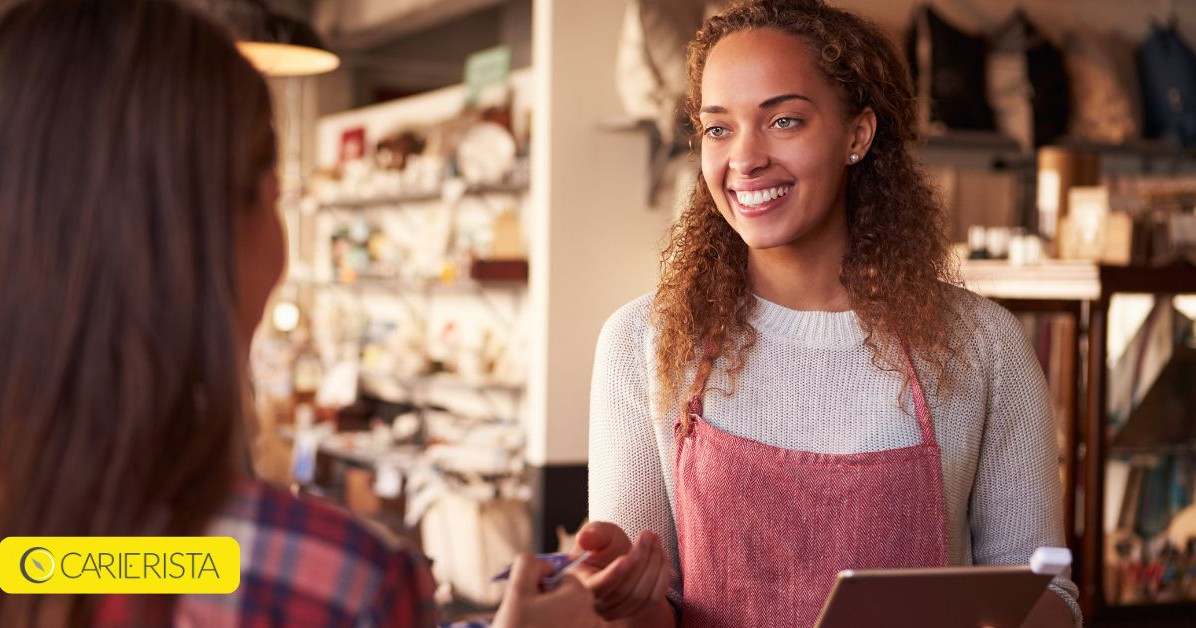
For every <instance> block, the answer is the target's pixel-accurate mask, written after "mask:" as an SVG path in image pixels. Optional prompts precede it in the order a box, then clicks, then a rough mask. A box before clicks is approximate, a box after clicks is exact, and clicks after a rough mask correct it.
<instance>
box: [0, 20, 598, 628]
mask: <svg viewBox="0 0 1196 628" xmlns="http://www.w3.org/2000/svg"><path fill="white" fill-rule="evenodd" d="M277 198H278V181H277V178H276V175H275V141H274V133H273V128H272V122H271V103H270V96H269V92H268V89H267V86H266V83H265V81H264V80H263V78H262V76H261V75H260V74H258V73H257V72H256V71H255V70H254V69H253V68H252V67H251V66H250V65H249V63H248V62H247V61H246V60H245V59H244V58H243V57H241V56H240V54H239V53H238V52H237V49H236V47H235V46H234V44H233V42H232V41H231V39H230V38H229V37H228V36H227V35H226V34H225V32H224V31H223V30H222V29H221V28H219V27H218V26H216V25H214V24H213V23H212V22H210V21H208V20H207V19H205V18H203V17H201V16H200V15H197V14H196V13H194V12H193V11H192V10H189V9H187V8H185V7H183V6H181V5H179V4H177V3H175V2H172V1H170V0H119V1H115V0H36V1H29V2H26V3H24V4H21V5H19V6H17V7H16V8H13V9H11V10H9V11H7V12H5V13H4V15H3V16H2V17H0V537H7V536H34V535H36V536H130V535H169V536H183V535H203V534H209V535H225V536H232V537H234V538H236V539H237V540H238V541H239V543H240V548H241V556H242V565H243V573H242V574H241V584H240V588H239V590H238V591H237V592H236V593H234V594H232V595H228V596H199V595H194V596H180V597H166V596H127V597H122V596H78V595H76V596H37V595H3V596H0V625H3V626H25V625H38V626H44V625H62V624H71V625H80V624H114V625H129V624H134V625H147V624H148V625H160V624H164V623H183V624H189V625H233V624H253V625H397V626H427V625H431V624H433V623H434V621H435V607H434V604H433V600H432V589H433V585H432V581H431V577H430V575H429V574H428V571H427V569H426V565H425V564H424V563H423V561H422V560H421V559H419V558H418V557H417V556H415V555H413V554H411V553H409V552H407V551H406V550H404V549H402V548H400V547H396V546H394V545H392V544H390V543H388V542H387V541H385V540H384V539H382V538H380V537H378V536H375V535H374V534H373V533H371V532H370V531H369V530H367V528H366V527H365V526H363V525H362V524H361V523H359V522H357V521H355V520H354V519H352V518H351V517H350V516H348V515H347V514H345V513H343V512H341V511H339V510H337V509H334V508H332V507H330V506H327V505H323V504H320V503H317V502H313V501H305V500H299V499H297V498H295V497H292V496H291V495H290V494H289V493H287V492H286V491H283V490H281V489H277V488H272V487H269V486H267V485H265V484H262V483H260V482H257V481H255V480H253V479H251V478H250V477H249V473H250V472H249V469H248V468H247V465H246V463H245V458H246V456H245V452H246V451H247V448H246V443H245V434H244V432H245V429H244V428H245V426H246V421H248V420H249V417H248V416H247V410H246V408H245V406H244V405H243V401H244V400H243V396H242V391H243V389H244V386H243V383H244V381H245V377H246V360H247V355H248V345H249V340H250V337H251V335H252V334H253V331H254V328H255V327H256V326H257V323H258V321H259V320H260V318H261V315H262V310H263V308H264V306H265V303H266V300H267V297H268V295H269V293H270V291H271V289H272V288H273V286H274V284H275V282H276V281H277V280H278V277H279V275H280V273H281V270H282V267H283V257H284V246H283V233H282V229H281V226H280V223H279V219H278V215H277V213H276V211H275V203H276V201H277ZM542 567H546V565H542V564H538V563H535V562H534V561H532V560H530V558H528V557H523V558H521V559H520V561H519V562H518V564H517V565H516V569H515V580H516V584H515V586H513V587H512V588H511V591H510V593H509V594H508V596H507V598H506V600H505V601H504V604H503V608H502V609H501V610H500V613H499V618H498V625H503V626H515V625H550V624H556V625H559V619H557V617H559V616H560V614H561V613H562V612H569V613H572V614H573V616H575V617H577V618H579V621H582V620H585V619H586V618H587V614H588V616H589V617H590V618H593V605H592V598H591V597H590V594H589V593H588V592H587V591H586V590H585V589H584V588H583V587H581V585H580V583H578V582H577V581H576V579H573V578H571V577H567V578H566V579H565V582H564V584H563V585H562V586H561V587H560V588H559V589H557V590H555V591H553V592H551V593H547V594H541V593H539V591H538V588H537V582H538V580H539V576H540V575H541V568H542ZM554 616H555V617H554ZM546 618H547V619H546Z"/></svg>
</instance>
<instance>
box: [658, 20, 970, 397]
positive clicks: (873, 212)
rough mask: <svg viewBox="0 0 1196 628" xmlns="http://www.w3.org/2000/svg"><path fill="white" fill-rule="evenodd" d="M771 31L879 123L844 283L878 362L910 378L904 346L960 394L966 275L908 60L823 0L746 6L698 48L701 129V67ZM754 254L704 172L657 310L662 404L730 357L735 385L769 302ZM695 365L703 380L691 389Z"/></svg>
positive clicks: (691, 104)
mask: <svg viewBox="0 0 1196 628" xmlns="http://www.w3.org/2000/svg"><path fill="white" fill-rule="evenodd" d="M763 28H771V29H777V30H780V31H783V32H786V33H789V34H791V35H793V36H795V37H798V38H800V39H802V40H804V41H806V42H808V43H809V44H810V45H811V46H812V48H813V50H814V51H815V53H816V56H817V59H818V65H819V67H820V69H821V70H822V72H823V73H824V75H825V77H826V78H827V79H828V80H829V81H830V82H831V84H833V85H837V86H839V87H840V93H841V94H842V97H843V102H844V104H845V107H844V109H845V114H846V115H848V116H854V115H856V114H858V113H860V112H861V111H863V110H864V108H866V107H871V108H872V110H873V111H874V112H875V114H876V131H875V135H874V137H873V139H872V146H871V148H870V150H869V151H868V153H867V155H865V156H864V158H863V159H862V160H861V161H860V162H859V163H857V164H855V165H853V166H851V167H850V168H848V171H847V194H846V202H847V223H848V233H849V243H848V250H847V253H846V255H845V257H844V258H843V266H842V270H841V272H840V280H841V282H842V284H843V286H844V287H845V288H846V290H847V293H848V296H849V298H850V300H851V304H852V307H853V309H854V310H855V313H856V315H857V317H858V318H859V321H860V324H861V326H862V328H863V331H864V334H865V340H864V344H865V346H867V347H868V348H869V349H870V350H871V351H872V356H873V357H872V361H873V363H874V364H875V365H876V366H877V367H878V368H882V369H886V370H896V369H904V366H905V363H904V356H903V352H902V347H903V346H905V347H908V348H909V351H910V352H911V354H916V355H918V356H919V358H921V359H922V360H924V361H925V362H926V363H928V364H929V365H930V371H931V372H930V373H928V374H929V375H931V376H932V379H933V381H936V382H937V384H938V386H937V387H936V391H937V392H939V393H942V392H944V391H945V390H947V389H949V388H950V386H951V383H950V381H949V372H948V370H947V360H948V358H949V356H951V355H954V354H955V349H954V348H953V347H952V345H951V338H950V334H947V333H945V330H947V329H949V328H950V323H951V319H952V318H953V317H954V314H953V310H952V308H950V307H949V303H948V290H950V287H949V284H951V283H957V281H956V280H955V273H956V269H955V265H954V263H953V262H952V257H951V255H950V248H949V244H948V241H947V238H946V236H945V234H944V232H943V228H942V226H943V225H942V222H943V218H942V210H941V208H940V206H939V203H938V201H937V199H936V197H935V194H934V192H933V191H932V189H931V187H930V186H929V185H928V183H927V181H926V179H925V176H924V175H923V173H922V171H921V170H920V169H919V167H918V165H917V164H916V163H915V161H914V159H913V157H912V156H911V154H910V151H909V146H910V144H911V143H912V142H913V141H914V140H915V139H917V130H916V113H915V112H916V106H915V94H914V92H913V87H912V83H911V80H910V76H909V72H908V70H907V68H906V66H905V63H904V61H903V60H902V58H901V56H900V55H899V54H898V53H897V51H896V49H895V48H894V46H893V44H892V42H890V40H889V39H888V38H887V36H886V35H885V34H884V33H883V32H882V31H881V30H880V29H879V28H877V27H876V26H875V25H874V24H872V23H871V22H869V21H867V20H865V19H863V18H861V17H859V16H857V15H855V14H853V13H850V12H847V11H843V10H840V9H836V8H833V7H830V6H827V5H826V4H825V3H824V2H822V1H821V0H758V1H756V2H751V3H748V4H743V5H739V6H736V7H734V8H732V9H730V10H728V11H726V12H724V13H722V14H720V15H716V16H714V17H712V18H710V19H709V20H707V21H706V23H705V24H704V25H703V27H702V29H701V30H700V31H698V34H697V35H696V36H695V38H694V40H693V41H692V42H690V45H689V51H688V68H687V71H688V91H687V94H686V101H685V111H686V113H687V114H688V115H689V118H690V120H691V121H692V122H693V126H694V128H695V129H700V128H701V125H700V124H699V123H698V112H699V109H700V107H701V84H702V72H703V70H704V68H705V66H706V60H707V57H708V56H709V54H710V51H711V50H712V49H713V48H714V46H715V44H717V43H718V42H719V41H720V40H721V39H722V38H723V37H726V36H727V35H729V34H731V33H735V32H738V31H745V30H752V29H763ZM747 256H748V250H747V245H746V244H745V243H744V241H743V240H742V239H741V238H740V237H739V235H738V234H737V233H736V232H735V231H734V230H733V229H732V228H731V226H730V225H729V224H727V221H726V220H725V219H723V217H722V216H721V215H720V214H719V212H718V209H717V208H716V207H715V204H714V200H713V198H712V197H711V194H710V190H709V188H708V187H707V186H706V184H705V182H704V181H703V179H702V176H701V173H698V175H697V184H696V185H695V187H694V192H693V193H692V195H691V196H690V198H689V200H688V202H687V204H686V206H685V208H684V210H683V212H682V213H681V215H680V217H679V218H678V219H677V221H676V222H675V223H674V224H673V227H672V231H671V234H670V238H669V244H668V245H667V246H666V247H665V249H664V251H663V253H662V258H661V278H660V284H659V286H658V288H657V291H656V295H655V299H654V301H653V305H652V322H653V326H654V327H655V329H656V334H657V338H656V340H657V342H656V362H657V377H658V380H659V382H660V387H659V391H660V397H659V399H658V400H657V401H658V402H661V403H664V404H671V403H677V402H680V401H682V393H683V392H684V394H685V396H686V397H692V396H694V395H700V394H701V393H702V392H703V391H702V382H703V381H704V380H705V376H706V375H707V374H708V373H709V372H710V370H711V368H712V367H713V364H714V362H715V360H716V359H717V358H719V357H724V356H725V359H726V369H727V372H728V374H729V375H730V377H731V382H732V386H733V385H734V381H735V377H736V375H737V374H738V373H739V372H740V371H741V370H742V369H743V366H744V363H745V360H746V357H747V355H748V353H749V352H750V350H751V348H752V347H753V346H754V344H755V342H756V332H755V330H754V329H753V328H752V327H751V325H750V324H749V323H748V320H749V318H750V316H751V314H752V312H753V309H754V308H755V305H756V301H755V298H754V297H753V294H752V285H751V280H750V278H749V276H748V270H747ZM690 368H696V371H697V374H698V377H697V378H695V380H694V382H693V384H692V385H691V386H690V387H689V390H687V391H683V390H682V388H683V387H684V380H685V378H686V373H687V372H688V369H690ZM923 380H924V381H925V380H926V378H925V377H923ZM666 407H667V406H666Z"/></svg>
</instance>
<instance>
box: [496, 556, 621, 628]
mask: <svg viewBox="0 0 1196 628" xmlns="http://www.w3.org/2000/svg"><path fill="white" fill-rule="evenodd" d="M550 573H552V565H549V564H548V563H545V562H542V561H538V560H536V559H535V557H533V556H529V555H527V554H524V555H521V556H519V557H518V558H516V559H515V565H514V566H513V567H512V568H511V580H510V583H509V584H508V585H507V592H506V594H504V595H503V598H502V604H501V605H500V606H499V607H498V614H497V615H495V616H494V623H493V624H491V625H492V627H493V628H540V627H544V628H549V627H559V626H573V627H576V628H590V627H592V626H594V627H596V626H601V625H602V618H601V617H599V616H598V613H597V612H595V610H594V595H593V594H592V593H590V590H589V589H587V588H586V587H585V586H584V585H583V584H582V583H581V581H580V580H578V579H577V576H574V575H572V574H570V573H566V574H565V575H564V576H563V577H562V578H561V581H560V583H559V584H558V585H557V586H556V588H554V589H552V590H551V591H541V590H540V579H541V578H543V577H544V576H547V575H548V574H550Z"/></svg>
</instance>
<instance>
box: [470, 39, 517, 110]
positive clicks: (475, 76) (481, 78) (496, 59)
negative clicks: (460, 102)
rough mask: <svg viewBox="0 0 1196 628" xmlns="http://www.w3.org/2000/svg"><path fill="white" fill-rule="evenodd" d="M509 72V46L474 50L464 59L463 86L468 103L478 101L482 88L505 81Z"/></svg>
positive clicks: (472, 103)
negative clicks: (466, 93)
mask: <svg viewBox="0 0 1196 628" xmlns="http://www.w3.org/2000/svg"><path fill="white" fill-rule="evenodd" d="M510 73H511V48H510V47H508V46H495V47H494V48H487V49H485V50H479V51H478V52H475V53H473V54H471V55H469V57H468V58H467V59H465V87H466V89H467V90H468V94H469V95H468V96H467V100H468V102H469V104H470V105H475V104H477V102H478V95H479V94H481V93H482V90H483V89H485V88H487V87H489V86H491V85H495V84H498V83H505V82H506V80H507V75H509V74H510Z"/></svg>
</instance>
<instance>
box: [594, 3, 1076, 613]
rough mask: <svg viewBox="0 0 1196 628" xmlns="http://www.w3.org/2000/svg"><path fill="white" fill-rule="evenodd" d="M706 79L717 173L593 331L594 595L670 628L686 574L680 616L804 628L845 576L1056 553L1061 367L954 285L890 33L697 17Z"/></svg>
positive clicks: (692, 98)
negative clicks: (1055, 399)
mask: <svg viewBox="0 0 1196 628" xmlns="http://www.w3.org/2000/svg"><path fill="white" fill-rule="evenodd" d="M688 71H689V91H688V97H687V101H686V111H687V112H688V114H689V117H690V120H691V121H692V122H693V124H694V126H695V128H696V129H697V130H698V136H697V137H696V138H695V140H696V143H697V144H698V145H699V146H700V153H701V172H700V173H699V176H698V178H697V181H696V187H695V190H694V192H693V194H692V196H691V197H690V199H689V202H688V203H687V205H686V206H685V208H684V211H683V213H682V214H681V216H680V217H679V219H678V220H677V221H676V223H675V225H674V226H673V230H672V234H671V238H670V241H669V244H668V246H667V248H666V249H665V251H664V255H663V260H662V264H661V278H660V283H659V285H658V288H657V290H656V293H655V294H654V295H646V296H644V297H642V298H640V299H637V300H635V301H633V302H632V303H630V304H628V305H626V306H625V307H623V308H622V309H620V310H619V311H618V312H616V313H615V314H614V315H613V316H612V317H611V318H610V320H608V321H607V323H606V326H605V327H604V329H603V330H602V334H601V337H600V339H599V341H598V350H597V356H596V363H595V367H594V381H593V392H592V397H591V427H590V430H591V432H590V463H589V464H590V517H591V518H592V519H595V520H599V521H596V522H595V523H591V524H590V525H589V526H587V527H586V528H583V530H582V531H581V533H580V534H579V536H578V544H579V546H580V547H581V548H582V549H590V550H592V551H594V552H595V554H594V556H592V557H591V558H590V560H589V564H588V567H587V570H588V574H587V576H586V580H587V582H588V584H589V586H591V587H592V588H593V590H594V592H595V595H596V597H597V600H598V607H599V610H600V612H602V613H603V615H604V616H605V617H606V618H607V619H628V620H630V621H631V622H632V623H633V624H636V625H661V624H666V625H667V624H671V623H672V622H673V621H674V618H673V616H672V615H673V611H672V610H671V609H670V607H669V606H668V605H667V604H665V587H664V586H662V584H661V583H662V580H667V579H668V575H669V573H670V572H672V573H673V575H674V576H675V577H674V579H673V581H672V583H671V588H672V591H673V592H672V595H671V599H673V600H674V602H675V603H676V608H677V609H678V612H679V617H680V620H681V623H683V624H684V625H687V626H726V625H769V626H807V625H810V624H812V623H813V622H814V621H815V619H816V618H817V616H818V613H819V610H820V608H821V606H822V603H823V601H824V599H825V597H826V595H827V593H828V592H829V590H830V587H831V584H832V582H833V580H834V577H835V574H836V573H837V572H838V571H840V570H842V569H849V568H853V569H862V568H878V567H926V566H938V565H949V564H950V565H967V564H1010V563H1023V564H1024V563H1026V562H1028V560H1029V558H1030V555H1031V553H1032V552H1033V551H1034V550H1035V549H1036V548H1037V547H1039V546H1057V545H1061V544H1062V543H1063V525H1062V513H1061V511H1062V505H1063V499H1062V497H1061V495H1060V492H1061V491H1060V487H1059V478H1058V475H1057V468H1058V467H1057V452H1056V443H1055V434H1054V422H1053V419H1052V416H1051V405H1050V401H1049V397H1048V393H1047V388H1046V383H1045V381H1044V377H1043V374H1042V370H1041V368H1040V366H1039V365H1038V363H1037V361H1036V358H1035V356H1034V353H1033V351H1032V350H1031V348H1030V347H1029V345H1028V343H1027V342H1026V340H1025V338H1024V336H1023V334H1022V332H1021V328H1020V326H1019V324H1018V322H1017V320H1016V319H1015V318H1014V317H1013V316H1012V315H1010V314H1009V312H1007V311H1005V310H1004V309H1001V308H1000V307H998V306H997V305H995V304H993V303H992V302H990V301H987V300H985V299H982V298H980V297H978V296H976V295H974V294H972V293H970V292H967V291H965V290H962V289H960V288H957V287H955V286H953V285H952V283H954V280H955V276H954V271H953V268H952V264H951V261H950V256H949V250H948V244H947V241H946V239H945V236H944V234H943V232H942V229H941V226H942V215H941V209H940V207H939V204H938V203H937V202H936V200H935V198H934V195H933V193H932V191H931V188H930V186H929V185H928V184H927V182H926V180H925V178H924V176H923V175H922V173H921V171H920V169H919V168H918V166H917V164H916V161H915V160H914V158H913V156H912V155H911V154H910V145H911V143H912V142H913V140H914V139H915V136H916V133H915V98H914V92H913V90H912V86H911V81H910V78H909V75H908V72H907V70H906V69H905V66H904V65H903V63H902V60H901V57H900V55H899V54H898V53H897V52H896V50H895V48H894V46H893V44H892V42H890V41H889V40H888V38H887V37H886V36H885V35H884V34H883V33H882V32H881V31H880V30H879V29H878V28H877V27H876V26H874V25H873V24H871V23H870V22H868V21H866V20H864V19H862V18H860V17H859V16H857V15H855V14H852V13H850V12H847V11H843V10H840V9H837V8H834V7H831V6H828V5H827V4H826V3H824V2H822V1H821V0H759V1H755V2H748V3H744V4H741V5H738V6H736V7H734V8H731V9H729V10H728V11H727V12H725V13H723V14H721V15H718V16H715V17H713V18H711V19H709V20H708V21H707V22H706V23H705V25H704V26H703V27H702V29H701V30H700V31H699V32H698V34H697V36H696V37H695V39H694V40H693V42H692V43H691V45H690V49H689V65H688ZM601 520H605V521H601ZM624 531H626V533H628V534H638V536H639V543H637V544H635V545H634V546H633V545H632V543H631V542H630V540H629V538H628V536H627V534H625V533H624ZM1074 597H1075V586H1074V585H1073V584H1072V583H1071V582H1070V581H1068V580H1067V579H1066V578H1065V577H1061V578H1058V579H1056V581H1055V582H1054V583H1052V585H1051V592H1050V593H1049V594H1047V595H1044V596H1043V598H1042V599H1041V601H1040V602H1039V605H1038V607H1037V608H1036V610H1035V611H1034V613H1033V616H1032V617H1033V619H1034V620H1035V621H1045V622H1047V623H1048V624H1052V625H1057V624H1058V623H1059V622H1062V623H1063V624H1064V625H1068V624H1070V623H1071V622H1072V621H1075V622H1076V623H1077V624H1078V622H1079V615H1078V607H1077V606H1076V604H1075V600H1074ZM1069 609H1070V612H1069Z"/></svg>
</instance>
